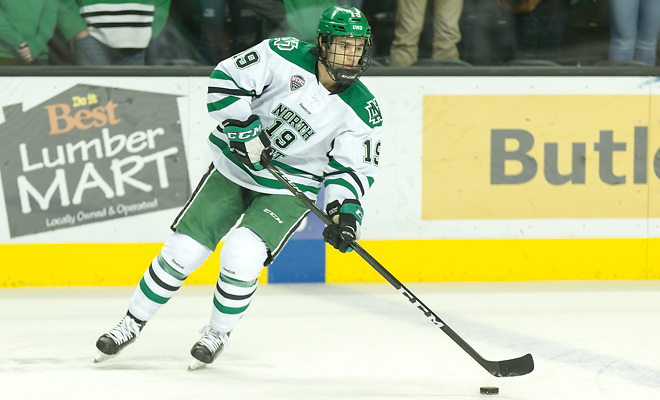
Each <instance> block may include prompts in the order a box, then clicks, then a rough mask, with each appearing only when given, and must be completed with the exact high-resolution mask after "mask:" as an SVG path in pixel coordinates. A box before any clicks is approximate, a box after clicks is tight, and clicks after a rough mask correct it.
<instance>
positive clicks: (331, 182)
mask: <svg viewBox="0 0 660 400" xmlns="http://www.w3.org/2000/svg"><path fill="white" fill-rule="evenodd" d="M323 184H324V185H325V187H328V186H330V185H339V186H343V187H345V188H346V189H348V190H350V191H351V193H353V196H355V198H356V199H359V198H360V196H359V195H358V192H357V190H355V187H354V186H353V185H351V184H350V183H348V181H346V180H345V179H341V178H337V179H326V180H325V182H324V183H323Z"/></svg>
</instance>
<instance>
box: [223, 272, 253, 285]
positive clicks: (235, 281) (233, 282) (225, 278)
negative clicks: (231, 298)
mask: <svg viewBox="0 0 660 400" xmlns="http://www.w3.org/2000/svg"><path fill="white" fill-rule="evenodd" d="M220 280H221V281H223V282H224V283H228V284H230V285H233V286H238V287H251V286H254V285H255V284H256V283H257V280H256V279H254V280H251V281H239V280H238V279H234V278H230V277H228V276H226V275H224V274H220Z"/></svg>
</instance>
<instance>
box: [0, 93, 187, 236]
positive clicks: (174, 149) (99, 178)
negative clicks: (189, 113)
mask: <svg viewBox="0 0 660 400" xmlns="http://www.w3.org/2000/svg"><path fill="white" fill-rule="evenodd" d="M176 99H177V96H175V95H164V94H161V93H154V92H147V91H137V90H126V89H119V88H112V87H103V86H91V85H83V84H79V85H76V86H73V87H71V88H69V89H67V90H65V91H63V92H61V93H59V94H56V95H54V96H52V97H50V98H48V99H46V100H45V101H43V102H42V103H40V104H37V105H34V106H31V107H29V108H26V107H25V105H24V104H20V103H19V104H10V105H5V106H4V107H3V109H2V111H3V114H4V122H2V123H0V143H2V147H0V160H1V164H0V172H1V173H2V175H1V176H2V189H3V191H4V195H5V204H6V212H7V219H8V222H9V235H10V237H12V238H14V237H19V236H24V235H30V234H35V233H39V232H44V231H53V230H59V229H64V228H68V227H72V226H78V225H83V224H91V223H95V222H100V221H105V220H110V219H116V218H127V217H131V216H134V215H138V214H144V213H149V212H154V211H158V210H163V209H168V208H173V207H180V206H182V205H183V204H184V203H185V201H186V199H187V198H188V196H189V193H190V190H189V187H190V184H189V181H188V167H187V162H186V155H185V151H184V147H183V139H182V133H181V123H180V117H179V110H178V107H177V100H176Z"/></svg>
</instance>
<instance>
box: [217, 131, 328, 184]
mask: <svg viewBox="0 0 660 400" xmlns="http://www.w3.org/2000/svg"><path fill="white" fill-rule="evenodd" d="M209 140H210V141H211V143H213V144H214V145H216V146H217V147H218V148H219V149H220V150H221V151H222V154H224V156H225V157H227V159H229V160H230V161H231V162H232V163H234V164H235V165H236V166H237V167H239V168H240V169H242V170H243V171H245V172H247V173H248V174H249V175H250V177H251V178H252V179H253V180H254V181H255V182H256V183H258V184H260V185H261V186H265V187H268V188H271V189H286V188H285V187H284V185H282V184H281V183H280V182H279V181H278V180H276V179H269V178H264V177H261V176H258V175H254V174H253V173H252V172H251V171H250V170H249V169H248V167H246V166H245V165H244V164H243V163H240V162H238V161H236V160H235V159H234V157H232V156H231V151H230V150H229V146H228V145H227V143H225V142H224V141H222V139H220V138H218V137H217V136H215V135H214V134H212V133H211V134H210V135H209ZM274 164H275V165H278V166H280V167H281V166H283V165H285V164H282V163H278V162H274ZM283 169H284V168H283ZM295 185H296V187H298V189H300V190H302V191H303V192H309V193H314V195H318V194H319V192H320V191H321V188H317V187H314V186H309V185H303V184H300V183H297V182H296V184H295Z"/></svg>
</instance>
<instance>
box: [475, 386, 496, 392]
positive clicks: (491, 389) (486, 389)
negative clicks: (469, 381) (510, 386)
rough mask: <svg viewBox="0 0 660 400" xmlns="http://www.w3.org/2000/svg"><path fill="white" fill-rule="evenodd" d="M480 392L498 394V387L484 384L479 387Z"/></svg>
mask: <svg viewBox="0 0 660 400" xmlns="http://www.w3.org/2000/svg"><path fill="white" fill-rule="evenodd" d="M479 393H481V394H499V393H500V389H499V388H497V387H495V386H484V387H480V388H479Z"/></svg>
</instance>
